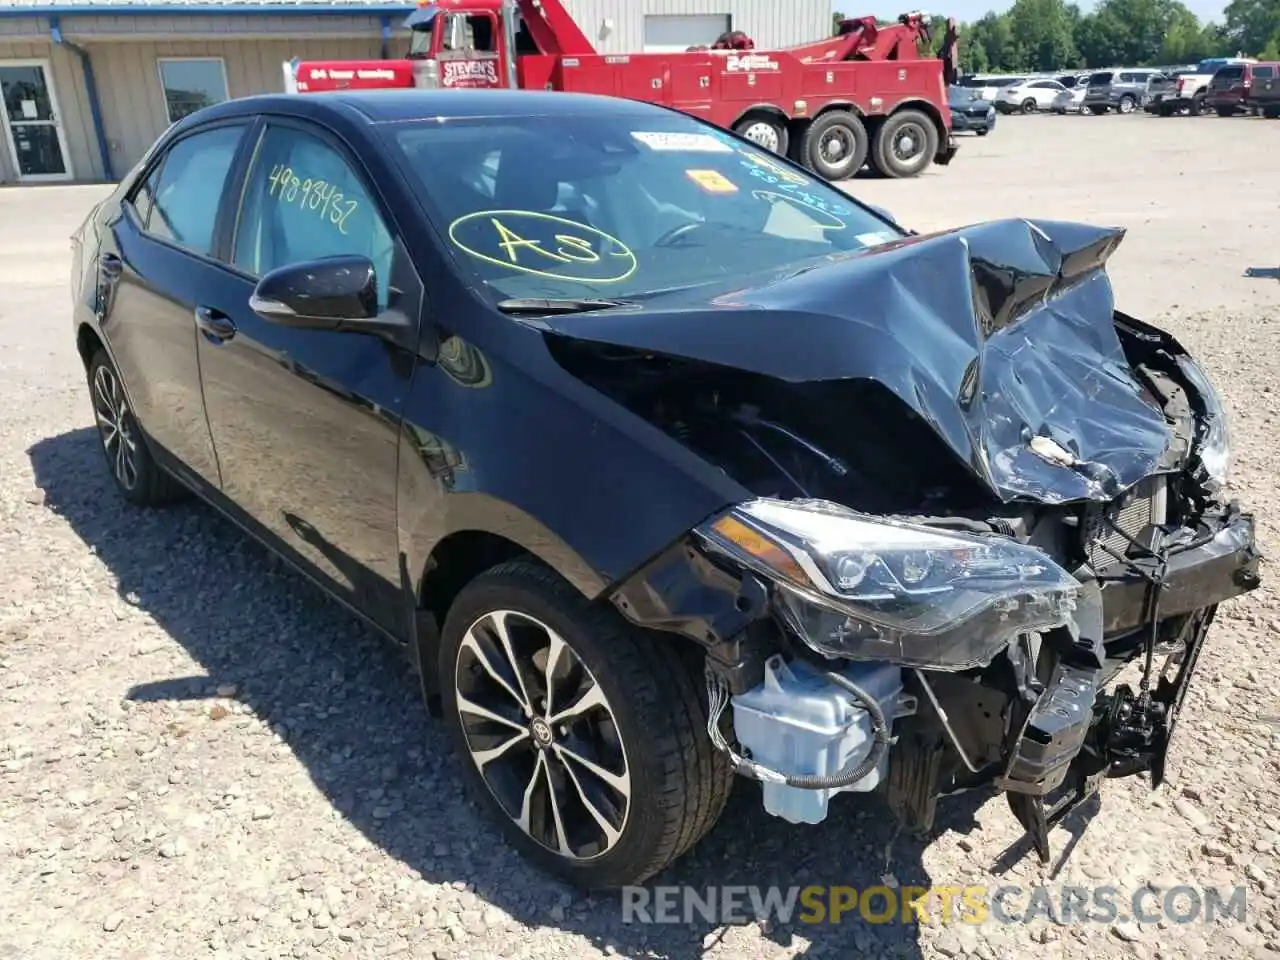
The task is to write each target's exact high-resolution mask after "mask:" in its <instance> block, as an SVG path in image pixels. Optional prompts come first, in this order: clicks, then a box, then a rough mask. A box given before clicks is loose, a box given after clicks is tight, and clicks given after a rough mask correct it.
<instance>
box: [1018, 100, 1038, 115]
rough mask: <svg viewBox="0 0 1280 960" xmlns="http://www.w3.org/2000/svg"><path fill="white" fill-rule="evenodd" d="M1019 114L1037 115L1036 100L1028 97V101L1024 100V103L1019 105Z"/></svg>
mask: <svg viewBox="0 0 1280 960" xmlns="http://www.w3.org/2000/svg"><path fill="white" fill-rule="evenodd" d="M1018 112H1019V113H1035V112H1036V102H1035V100H1034V99H1032V98H1031V97H1027V99H1025V100H1023V101H1022V103H1021V104H1019V106H1018Z"/></svg>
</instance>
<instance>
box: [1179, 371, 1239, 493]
mask: <svg viewBox="0 0 1280 960" xmlns="http://www.w3.org/2000/svg"><path fill="white" fill-rule="evenodd" d="M1178 366H1179V367H1180V368H1181V370H1182V375H1183V376H1184V377H1186V378H1187V380H1188V381H1190V383H1191V385H1192V386H1193V387H1195V389H1196V392H1197V393H1199V394H1200V399H1201V401H1202V402H1203V403H1204V409H1203V410H1202V411H1201V414H1200V418H1199V420H1198V421H1197V425H1196V456H1197V457H1198V458H1199V460H1200V465H1201V467H1203V468H1204V478H1203V479H1204V482H1205V487H1206V488H1207V489H1208V490H1209V491H1210V492H1211V493H1216V492H1217V491H1219V490H1221V489H1222V488H1223V487H1225V486H1226V485H1227V477H1228V475H1229V474H1230V471H1231V436H1230V434H1229V432H1228V430H1227V412H1226V410H1225V409H1223V406H1222V400H1221V398H1220V397H1219V396H1218V391H1217V390H1215V389H1214V388H1213V384H1212V383H1210V382H1209V378H1208V377H1207V376H1206V375H1205V372H1204V370H1203V369H1201V367H1200V365H1199V364H1198V363H1196V362H1195V361H1194V360H1191V359H1190V358H1188V357H1183V358H1182V359H1180V360H1179V361H1178Z"/></svg>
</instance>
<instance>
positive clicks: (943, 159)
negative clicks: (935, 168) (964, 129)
mask: <svg viewBox="0 0 1280 960" xmlns="http://www.w3.org/2000/svg"><path fill="white" fill-rule="evenodd" d="M959 149H960V144H958V143H956V138H955V136H954V135H953V134H947V142H946V144H945V145H944V146H943V147H942V148H941V149H939V150H938V152H937V154H935V155H934V158H933V162H934V163H936V164H938V165H939V166H942V167H945V166H946V165H947V164H948V163H950V162H951V161H952V159H953V158H954V157H955V155H956V153H957V151H959Z"/></svg>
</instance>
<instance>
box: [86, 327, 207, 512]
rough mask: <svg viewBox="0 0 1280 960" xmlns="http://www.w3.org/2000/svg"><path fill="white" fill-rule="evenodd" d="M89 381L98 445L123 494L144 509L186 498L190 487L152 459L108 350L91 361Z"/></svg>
mask: <svg viewBox="0 0 1280 960" xmlns="http://www.w3.org/2000/svg"><path fill="white" fill-rule="evenodd" d="M87 378H88V381H89V402H90V403H91V404H92V406H93V414H94V420H95V422H96V424H97V427H98V445H99V447H100V448H101V450H102V453H103V456H104V458H105V460H106V464H107V469H108V470H109V471H110V473H111V479H112V481H113V482H114V483H115V485H116V489H117V490H119V491H120V493H121V495H122V496H123V497H124V498H125V499H126V500H128V501H129V502H130V503H133V504H136V505H137V506H140V507H158V506H162V505H163V504H166V503H172V502H173V501H175V500H180V499H182V498H183V497H184V496H186V494H187V488H186V487H184V486H183V485H182V484H181V482H179V481H178V480H177V479H176V478H175V477H173V476H172V475H171V474H169V473H167V472H166V471H165V470H164V469H163V468H162V467H161V466H160V465H159V464H158V463H156V461H155V458H154V457H152V456H151V451H150V449H149V448H148V447H147V442H146V438H145V437H143V435H142V430H141V428H140V427H139V426H138V421H137V420H136V419H134V416H133V411H132V409H131V408H130V407H129V401H128V398H127V397H126V396H125V393H124V388H123V386H122V384H121V382H120V374H119V373H117V372H116V368H115V367H114V366H112V364H111V360H110V358H109V357H108V356H107V353H106V351H105V350H98V351H97V352H96V353H95V354H94V355H93V357H92V359H90V361H89V369H88V372H87Z"/></svg>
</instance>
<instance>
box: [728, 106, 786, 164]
mask: <svg viewBox="0 0 1280 960" xmlns="http://www.w3.org/2000/svg"><path fill="white" fill-rule="evenodd" d="M733 132H734V133H736V134H737V135H738V136H740V137H742V138H743V139H744V140H750V141H751V142H752V143H754V144H756V145H757V146H760V147H764V148H765V149H766V150H768V151H769V152H771V153H776V154H779V155H780V156H784V157H785V156H786V155H787V139H788V138H787V126H786V124H784V123H783V122H782V121H781V120H777V119H775V118H773V117H769V116H765V115H764V114H759V113H757V114H754V115H753V116H750V117H744V118H743V119H741V120H739V121H738V122H737V123H736V124H734V127H733Z"/></svg>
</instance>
